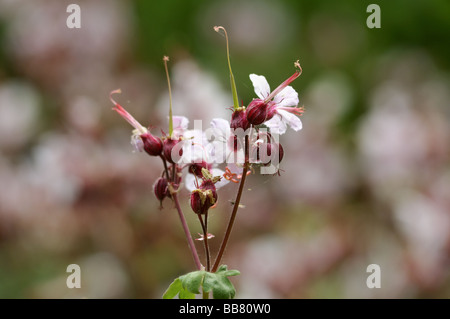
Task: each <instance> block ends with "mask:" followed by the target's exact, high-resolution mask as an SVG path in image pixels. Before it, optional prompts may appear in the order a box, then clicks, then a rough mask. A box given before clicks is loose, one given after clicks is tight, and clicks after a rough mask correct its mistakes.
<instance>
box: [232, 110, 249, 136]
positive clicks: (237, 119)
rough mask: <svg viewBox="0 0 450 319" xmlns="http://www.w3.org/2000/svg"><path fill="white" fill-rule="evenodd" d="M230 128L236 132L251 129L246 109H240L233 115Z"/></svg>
mask: <svg viewBox="0 0 450 319" xmlns="http://www.w3.org/2000/svg"><path fill="white" fill-rule="evenodd" d="M230 127H231V128H232V129H234V130H236V129H238V128H241V129H243V130H244V131H246V130H247V129H248V128H249V127H250V123H249V122H248V120H247V114H246V111H245V109H244V108H238V109H237V110H235V111H234V112H233V114H231V123H230Z"/></svg>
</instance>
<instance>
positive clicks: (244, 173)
mask: <svg viewBox="0 0 450 319" xmlns="http://www.w3.org/2000/svg"><path fill="white" fill-rule="evenodd" d="M244 147H245V163H244V169H243V170H242V178H241V183H240V184H239V189H238V193H237V195H236V200H235V202H234V206H233V211H232V212H231V216H230V220H229V221H228V226H227V230H226V232H225V236H224V237H223V241H222V244H221V245H220V249H219V252H218V254H217V258H216V261H215V262H214V266H213V268H212V270H211V272H216V270H217V268H219V265H220V261H221V260H222V257H223V253H224V252H225V248H226V246H227V243H228V239H229V238H230V234H231V229H232V228H233V224H234V220H235V219H236V213H237V210H238V208H239V202H240V201H241V196H242V191H243V190H244V184H245V178H246V177H247V172H248V164H249V147H248V135H245V144H244Z"/></svg>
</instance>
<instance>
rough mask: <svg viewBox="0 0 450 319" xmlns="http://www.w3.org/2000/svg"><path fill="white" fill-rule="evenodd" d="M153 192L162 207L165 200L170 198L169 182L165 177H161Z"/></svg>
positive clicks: (154, 185)
mask: <svg viewBox="0 0 450 319" xmlns="http://www.w3.org/2000/svg"><path fill="white" fill-rule="evenodd" d="M153 192H154V193H155V196H156V198H157V199H158V200H159V203H160V207H162V201H163V199H164V198H166V197H167V196H169V189H168V182H167V179H165V178H164V177H160V178H158V179H157V180H156V182H155V184H153Z"/></svg>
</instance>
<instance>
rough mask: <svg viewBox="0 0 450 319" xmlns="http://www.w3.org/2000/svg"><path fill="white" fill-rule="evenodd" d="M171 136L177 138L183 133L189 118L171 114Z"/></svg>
mask: <svg viewBox="0 0 450 319" xmlns="http://www.w3.org/2000/svg"><path fill="white" fill-rule="evenodd" d="M172 121H173V136H174V137H175V138H178V137H180V136H182V135H183V134H184V131H186V130H187V128H188V125H189V120H188V118H187V117H184V116H173V117H172Z"/></svg>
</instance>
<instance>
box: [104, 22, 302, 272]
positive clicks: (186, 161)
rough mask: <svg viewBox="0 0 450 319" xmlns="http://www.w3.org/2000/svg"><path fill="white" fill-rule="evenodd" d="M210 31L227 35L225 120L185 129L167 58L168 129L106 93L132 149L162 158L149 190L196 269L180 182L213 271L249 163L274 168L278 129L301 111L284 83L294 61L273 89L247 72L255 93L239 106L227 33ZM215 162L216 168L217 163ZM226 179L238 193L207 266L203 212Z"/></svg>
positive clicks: (295, 124)
mask: <svg viewBox="0 0 450 319" xmlns="http://www.w3.org/2000/svg"><path fill="white" fill-rule="evenodd" d="M215 30H216V31H217V32H219V31H221V30H222V31H223V32H224V33H225V36H226V39H227V58H228V65H229V69H230V80H231V81H230V82H231V90H232V94H233V101H234V105H233V108H232V113H231V115H230V121H228V120H227V119H222V118H215V119H213V120H212V121H211V123H209V124H210V125H209V127H208V128H207V129H205V130H203V129H202V127H197V126H198V125H197V123H198V121H195V122H194V128H193V129H188V126H189V120H188V118H186V117H184V116H173V115H172V102H171V101H172V100H171V92H170V90H171V88H170V79H169V72H168V69H167V62H168V61H169V59H168V57H164V59H163V60H164V64H165V68H166V74H167V80H168V87H169V97H170V110H169V125H168V133H164V132H163V131H162V130H161V132H162V136H155V135H153V134H152V133H151V132H150V130H149V129H148V128H146V127H144V126H142V125H141V124H140V123H139V122H138V121H137V120H136V119H135V118H134V117H133V116H132V115H131V114H129V113H128V112H127V111H126V110H125V109H124V108H123V107H122V106H121V105H120V104H118V103H117V102H116V101H115V100H114V99H113V97H112V95H113V94H115V93H120V90H115V91H112V92H111V94H110V99H111V102H112V103H113V104H114V108H113V109H114V110H115V111H116V112H117V113H119V115H120V116H122V117H123V118H124V119H125V120H126V121H127V122H128V123H130V124H131V125H132V126H133V128H134V130H133V131H132V136H131V144H132V145H133V146H134V148H135V150H137V151H139V152H142V151H145V152H146V153H147V154H148V155H150V156H153V157H159V158H160V159H161V160H162V163H163V168H162V172H161V177H159V178H158V179H157V180H156V181H155V183H154V186H153V188H154V194H155V196H156V198H157V199H158V200H159V201H160V203H161V207H162V202H163V200H164V199H165V198H170V199H172V200H173V202H174V203H175V206H176V208H177V210H178V213H179V216H180V218H181V222H182V224H183V227H184V230H185V233H186V236H187V239H188V242H189V246H190V248H191V251H192V254H193V257H194V260H195V262H196V264H197V268H198V269H203V268H204V266H202V265H201V263H200V261H199V258H198V255H197V252H196V250H195V247H194V244H193V242H192V238H191V235H190V232H189V229H188V226H187V223H186V221H185V220H184V215H183V213H182V212H181V208H180V205H179V203H178V197H177V194H178V192H179V191H180V189H181V185H182V183H183V184H184V185H185V188H186V189H187V190H188V191H189V192H190V206H191V208H192V211H193V212H194V213H195V214H197V216H198V218H199V221H200V223H201V225H202V229H203V234H202V235H201V236H200V238H199V240H201V241H203V242H204V245H205V253H206V259H207V260H206V267H205V268H206V270H207V271H213V272H214V271H216V270H217V268H218V266H219V262H220V259H221V257H222V254H223V251H224V249H225V246H226V243H227V240H228V236H229V232H230V231H231V226H232V225H233V222H234V217H235V215H236V212H237V209H238V207H239V202H240V198H241V195H242V191H243V185H244V182H245V178H246V176H247V175H248V174H250V173H251V172H252V171H254V169H253V168H254V167H256V166H259V167H261V172H262V173H268V172H269V173H272V174H273V173H278V172H279V166H278V164H279V163H280V162H281V160H282V159H283V157H284V150H283V147H282V146H281V143H280V142H279V135H281V134H284V133H285V132H286V129H287V127H288V126H289V127H291V128H292V129H294V130H295V131H298V130H300V129H301V128H302V122H301V120H300V118H299V117H298V116H299V115H302V113H303V108H302V107H298V103H299V99H298V94H297V92H296V91H295V90H294V89H293V88H292V87H291V86H290V84H291V83H292V82H293V81H294V80H295V79H296V78H298V77H299V76H300V74H301V72H302V69H301V67H300V64H299V62H298V61H297V62H295V64H294V66H295V68H296V70H295V72H294V74H292V75H291V76H290V77H289V78H287V79H286V80H285V81H284V82H283V83H281V84H280V85H279V86H278V87H277V88H276V89H275V90H273V91H271V90H270V86H269V84H268V82H267V80H266V78H265V77H264V76H262V75H256V74H250V80H251V82H252V83H253V87H254V90H255V94H256V96H257V97H256V98H254V99H253V100H252V101H250V103H249V104H248V106H247V107H245V106H240V105H239V104H238V99H237V90H236V87H235V83H234V77H233V73H232V71H231V64H230V58H229V53H228V36H227V34H226V30H225V29H224V28H222V27H216V28H215ZM221 165H222V168H220V166H221ZM263 168H266V170H263ZM267 168H271V170H267ZM229 182H233V183H238V184H239V190H238V195H237V197H236V200H235V201H234V207H233V212H232V218H231V219H230V223H229V226H228V229H227V234H226V235H225V238H224V241H223V242H222V246H221V249H220V251H219V253H218V256H217V259H216V262H215V264H214V266H213V267H211V263H210V259H209V258H210V252H209V246H208V239H210V238H212V237H213V235H211V234H209V233H208V230H207V224H208V222H207V221H208V211H209V210H210V209H211V208H213V207H215V205H216V204H217V202H218V199H219V196H218V193H217V191H218V189H219V188H221V187H223V186H225V185H227V184H228V183H229Z"/></svg>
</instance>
